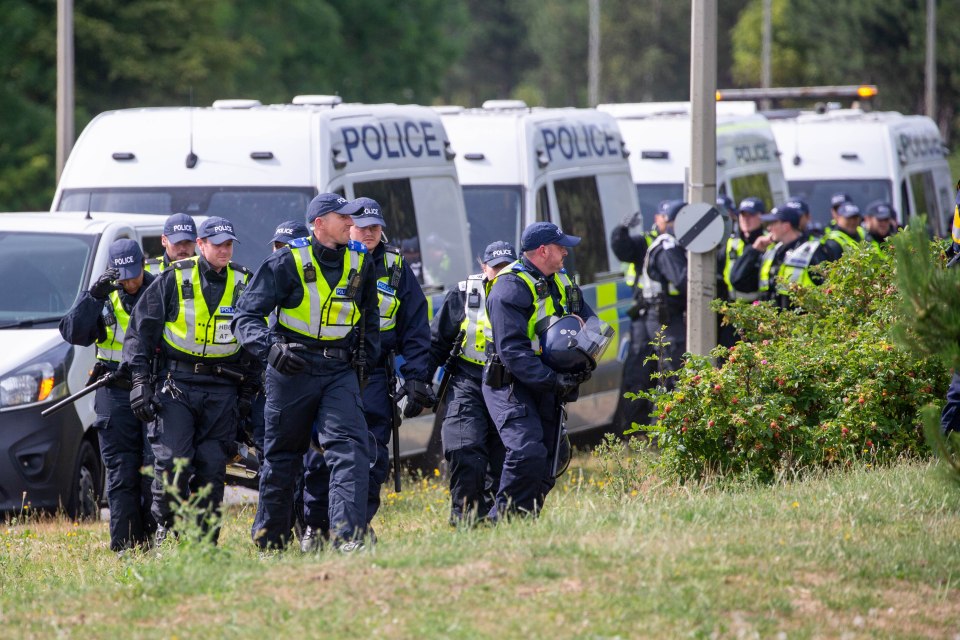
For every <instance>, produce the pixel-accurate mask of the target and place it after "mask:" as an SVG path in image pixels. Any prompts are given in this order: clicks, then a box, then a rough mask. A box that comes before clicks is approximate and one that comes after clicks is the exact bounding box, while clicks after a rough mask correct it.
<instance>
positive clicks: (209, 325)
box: [163, 256, 249, 358]
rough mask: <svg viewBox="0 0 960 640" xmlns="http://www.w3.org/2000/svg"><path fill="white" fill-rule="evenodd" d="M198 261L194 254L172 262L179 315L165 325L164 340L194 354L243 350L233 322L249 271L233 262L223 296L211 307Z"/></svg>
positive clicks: (214, 355) (216, 354)
mask: <svg viewBox="0 0 960 640" xmlns="http://www.w3.org/2000/svg"><path fill="white" fill-rule="evenodd" d="M197 260H198V258H197V257H196V256H194V257H193V258H187V259H185V260H178V261H176V262H174V263H173V264H172V265H171V268H173V269H175V270H176V272H175V273H174V276H173V277H174V280H175V281H176V283H177V303H178V306H179V308H178V310H177V317H176V318H175V319H174V320H172V321H168V322H167V323H166V324H164V325H163V340H164V342H166V343H167V344H168V345H170V346H171V347H173V348H174V349H176V350H177V351H180V352H181V353H185V354H188V355H191V356H196V357H200V358H226V357H228V356H232V355H234V354H235V353H237V352H238V351H240V343H239V342H237V339H236V338H235V337H234V335H233V332H232V331H231V330H230V321H231V320H233V315H234V313H235V308H234V305H235V304H236V301H237V298H239V297H240V293H242V292H243V288H244V286H246V282H247V278H248V277H249V272H248V271H246V269H243V267H238V266H236V265H234V264H233V263H232V262H231V263H230V264H228V265H227V266H226V267H225V269H226V276H227V283H226V287H225V288H224V291H223V295H222V296H221V297H220V301H219V302H218V303H217V304H216V305H215V306H214V307H213V308H212V309H211V308H208V307H207V301H206V300H205V299H204V297H203V290H202V287H203V282H202V281H201V279H200V267H199V265H198V264H197Z"/></svg>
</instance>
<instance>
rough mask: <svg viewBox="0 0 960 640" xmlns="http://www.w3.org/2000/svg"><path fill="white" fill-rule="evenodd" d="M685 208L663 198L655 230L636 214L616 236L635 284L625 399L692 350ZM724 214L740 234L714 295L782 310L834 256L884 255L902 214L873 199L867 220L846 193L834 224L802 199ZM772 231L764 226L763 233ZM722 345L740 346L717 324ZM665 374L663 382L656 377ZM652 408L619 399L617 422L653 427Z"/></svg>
mask: <svg viewBox="0 0 960 640" xmlns="http://www.w3.org/2000/svg"><path fill="white" fill-rule="evenodd" d="M685 205H686V203H685V202H683V201H681V200H665V201H663V202H661V203H660V206H659V208H658V210H657V212H656V214H655V215H654V227H653V229H652V230H650V231H646V230H645V229H644V228H643V219H642V217H641V216H640V214H639V213H636V214H634V215H632V216H628V217H627V218H626V219H625V220H624V221H623V223H622V224H620V225H618V226H617V227H615V228H614V229H613V231H612V233H611V237H610V242H611V248H612V249H613V252H614V254H615V255H616V256H617V258H619V259H620V260H621V261H622V262H624V263H625V264H626V280H627V283H628V284H629V285H630V286H632V287H633V288H634V304H633V306H632V307H631V309H630V311H629V315H630V316H631V319H632V320H633V321H632V322H631V336H630V344H631V348H630V352H629V354H628V356H627V360H626V363H625V366H624V373H623V379H622V384H621V396H622V395H623V394H624V393H627V392H630V393H637V392H638V391H643V392H649V391H650V390H651V389H652V388H653V387H654V386H656V385H657V384H658V380H659V384H660V385H661V386H662V387H663V388H666V389H669V388H670V387H671V384H672V378H671V377H670V375H669V374H670V372H671V371H673V370H675V369H676V368H677V367H679V366H680V358H681V356H682V354H683V353H684V352H685V351H686V287H687V258H686V251H685V250H684V249H683V247H681V246H680V245H679V243H678V241H677V238H676V236H675V234H674V221H675V220H676V217H677V214H678V213H679V212H680V210H681V209H683V207H684V206H685ZM717 208H718V209H720V210H721V211H722V212H724V213H725V214H726V215H728V216H729V217H730V220H731V223H732V228H733V232H732V233H731V234H730V236H729V238H727V240H726V242H725V243H724V244H723V245H722V246H721V247H720V249H719V250H718V251H717V291H718V295H719V297H720V298H721V299H724V300H729V301H735V300H746V301H752V300H770V301H773V303H774V304H775V305H777V306H778V307H780V308H788V307H789V306H790V304H791V302H790V298H789V296H788V291H789V287H790V285H791V284H794V283H796V284H800V285H814V284H819V283H820V282H821V281H822V277H821V276H820V275H819V274H817V273H814V272H812V271H811V270H810V267H813V266H815V265H817V264H820V263H822V262H825V261H830V260H837V259H839V258H840V256H841V255H842V254H843V252H844V251H845V250H847V249H850V248H851V247H856V246H858V245H860V244H867V245H869V246H870V247H871V248H873V249H874V250H875V251H880V250H881V249H880V247H881V245H882V243H884V242H885V241H886V240H887V239H888V238H889V237H890V236H891V235H892V234H893V233H895V232H896V212H895V211H894V209H893V207H892V206H891V205H890V204H889V203H887V202H882V201H877V202H873V203H871V204H870V205H869V206H868V207H867V208H866V212H865V214H862V213H861V210H860V208H859V207H858V206H857V205H856V204H854V203H853V201H852V200H851V198H850V197H849V195H847V194H845V193H837V194H834V195H833V197H832V198H831V211H830V213H831V217H832V221H831V223H830V224H829V226H828V227H827V228H826V229H823V228H822V227H819V226H818V225H817V224H816V223H815V222H813V221H812V220H811V215H810V208H809V206H808V205H807V203H806V202H805V201H804V200H803V199H801V198H790V199H789V200H788V201H787V202H786V203H784V204H782V205H780V206H778V207H774V208H773V209H772V210H770V211H769V212H768V211H767V209H766V203H765V202H764V201H763V199H762V198H759V197H747V198H744V199H743V200H742V201H741V202H740V203H739V206H735V205H734V202H733V201H732V199H730V198H729V197H728V196H720V197H719V198H718V199H717ZM764 225H766V228H764ZM718 341H719V343H720V344H721V345H723V346H728V347H729V346H732V345H734V344H735V343H736V341H737V336H736V334H735V332H734V329H733V327H732V326H730V325H725V324H722V323H721V324H720V325H719V326H718ZM657 372H659V373H660V375H659V377H658V376H656V375H654V374H655V373H657ZM651 409H652V404H651V403H650V402H649V400H647V399H644V398H642V397H641V398H639V399H637V400H635V401H630V400H628V399H622V400H621V401H620V403H619V405H618V408H617V415H616V417H615V423H616V424H620V425H624V426H629V425H631V424H634V423H636V424H640V425H645V424H650V423H651V422H652V420H653V419H654V418H653V416H652V415H650V412H651Z"/></svg>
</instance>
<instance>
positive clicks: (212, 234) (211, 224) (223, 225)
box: [197, 216, 239, 244]
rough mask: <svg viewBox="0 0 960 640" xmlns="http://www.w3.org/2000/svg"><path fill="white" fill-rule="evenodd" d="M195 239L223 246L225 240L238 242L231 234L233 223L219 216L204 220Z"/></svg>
mask: <svg viewBox="0 0 960 640" xmlns="http://www.w3.org/2000/svg"><path fill="white" fill-rule="evenodd" d="M197 237H198V238H203V239H205V240H206V241H207V242H210V243H211V244H223V243H224V242H226V241H227V240H233V241H234V242H239V240H237V236H236V235H235V234H234V233H233V223H232V222H230V221H229V220H227V219H226V218H221V217H219V216H210V217H209V218H207V219H206V220H204V221H203V223H202V224H201V225H200V230H199V231H198V232H197Z"/></svg>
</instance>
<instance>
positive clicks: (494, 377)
mask: <svg viewBox="0 0 960 640" xmlns="http://www.w3.org/2000/svg"><path fill="white" fill-rule="evenodd" d="M514 379H515V378H514V376H513V374H512V373H510V371H508V370H507V367H506V366H505V365H504V364H503V362H501V360H500V354H497V353H491V354H490V355H489V356H488V357H487V364H486V365H485V366H484V367H483V381H484V383H485V384H486V385H487V386H489V387H490V388H491V389H503V388H504V387H507V386H509V385H511V384H513V381H514Z"/></svg>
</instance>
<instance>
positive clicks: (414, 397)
mask: <svg viewBox="0 0 960 640" xmlns="http://www.w3.org/2000/svg"><path fill="white" fill-rule="evenodd" d="M403 391H404V395H406V397H407V406H405V407H404V408H403V417H404V418H416V417H417V416H418V415H420V414H421V413H422V412H423V410H424V409H429V408H430V407H433V406H436V404H437V396H436V394H434V393H433V387H432V386H430V385H428V384H427V383H426V382H421V381H420V380H407V382H406V384H405V385H404V386H403Z"/></svg>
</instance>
